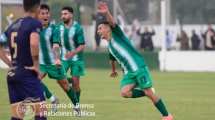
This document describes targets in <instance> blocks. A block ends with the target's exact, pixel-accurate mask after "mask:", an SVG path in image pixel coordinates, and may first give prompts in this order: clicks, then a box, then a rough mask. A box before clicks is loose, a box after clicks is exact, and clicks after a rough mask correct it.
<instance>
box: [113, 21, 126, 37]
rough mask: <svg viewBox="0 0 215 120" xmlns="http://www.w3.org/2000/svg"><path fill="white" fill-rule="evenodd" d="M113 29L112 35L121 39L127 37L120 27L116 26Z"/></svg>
mask: <svg viewBox="0 0 215 120" xmlns="http://www.w3.org/2000/svg"><path fill="white" fill-rule="evenodd" d="M111 29H112V33H113V34H115V35H117V36H121V37H125V34H124V33H123V31H122V29H121V28H120V27H119V25H117V24H116V25H115V26H114V27H112V28H111Z"/></svg>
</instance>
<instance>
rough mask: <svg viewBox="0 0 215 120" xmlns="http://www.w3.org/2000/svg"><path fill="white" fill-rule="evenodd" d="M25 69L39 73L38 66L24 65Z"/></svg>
mask: <svg viewBox="0 0 215 120" xmlns="http://www.w3.org/2000/svg"><path fill="white" fill-rule="evenodd" d="M25 69H28V70H32V71H34V72H36V74H37V75H39V74H40V72H39V68H38V67H35V66H32V67H25ZM38 77H39V76H38Z"/></svg>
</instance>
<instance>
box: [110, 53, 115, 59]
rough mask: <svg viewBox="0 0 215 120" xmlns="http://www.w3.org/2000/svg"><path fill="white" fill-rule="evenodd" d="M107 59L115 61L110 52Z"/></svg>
mask: <svg viewBox="0 0 215 120" xmlns="http://www.w3.org/2000/svg"><path fill="white" fill-rule="evenodd" d="M109 60H111V61H116V59H115V57H114V56H113V55H112V54H111V53H109Z"/></svg>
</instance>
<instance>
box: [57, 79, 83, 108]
mask: <svg viewBox="0 0 215 120" xmlns="http://www.w3.org/2000/svg"><path fill="white" fill-rule="evenodd" d="M57 82H58V84H59V85H60V86H61V88H62V89H63V90H64V92H66V94H67V96H68V97H69V98H70V100H71V101H72V103H73V104H74V105H75V106H76V105H78V104H79V102H78V100H77V96H76V94H75V92H74V90H73V89H72V88H71V87H70V86H69V82H68V81H67V80H66V79H64V80H58V81H57Z"/></svg>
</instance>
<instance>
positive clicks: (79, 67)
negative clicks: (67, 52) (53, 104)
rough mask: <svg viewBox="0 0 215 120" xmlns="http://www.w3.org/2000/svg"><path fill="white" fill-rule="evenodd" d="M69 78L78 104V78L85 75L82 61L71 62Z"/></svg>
mask: <svg viewBox="0 0 215 120" xmlns="http://www.w3.org/2000/svg"><path fill="white" fill-rule="evenodd" d="M70 69H71V73H70V74H71V76H72V86H73V89H74V91H75V93H76V96H77V99H78V102H80V95H81V87H80V77H81V76H84V74H85V67H84V62H83V61H77V62H73V63H72V64H71V66H70Z"/></svg>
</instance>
